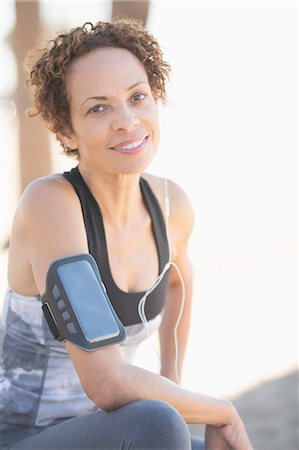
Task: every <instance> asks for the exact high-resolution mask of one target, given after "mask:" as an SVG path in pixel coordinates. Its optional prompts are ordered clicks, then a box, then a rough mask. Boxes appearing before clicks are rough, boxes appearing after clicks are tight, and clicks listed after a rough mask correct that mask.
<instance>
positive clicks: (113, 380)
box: [85, 373, 128, 411]
mask: <svg viewBox="0 0 299 450" xmlns="http://www.w3.org/2000/svg"><path fill="white" fill-rule="evenodd" d="M85 392H86V394H87V396H88V397H89V399H90V400H91V401H92V402H93V403H94V404H95V405H96V407H97V408H99V409H102V410H104V411H112V410H113V409H117V408H119V407H120V406H122V405H124V404H126V403H128V401H127V398H126V397H127V395H126V387H125V385H124V381H123V380H122V379H121V377H120V376H119V374H117V373H113V374H111V373H110V374H109V376H107V377H105V379H103V378H102V379H101V380H99V381H98V382H97V383H96V384H94V385H93V386H92V387H90V386H89V389H85Z"/></svg>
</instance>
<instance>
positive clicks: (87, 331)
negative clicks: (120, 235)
mask: <svg viewBox="0 0 299 450" xmlns="http://www.w3.org/2000/svg"><path fill="white" fill-rule="evenodd" d="M57 273H58V276H59V278H60V279H61V282H62V285H63V288H64V290H65V293H66V295H67V297H68V300H69V302H70V304H71V306H72V308H73V311H74V313H75V315H76V318H77V320H78V322H79V324H80V326H81V329H82V332H83V334H84V336H85V338H86V340H87V341H88V342H90V343H93V342H100V341H103V340H106V339H110V338H113V337H116V336H118V335H119V334H120V330H119V326H118V324H117V322H116V320H115V317H114V315H113V313H112V310H111V307H110V305H109V299H108V297H107V294H106V290H105V287H104V285H103V283H102V282H101V281H99V280H98V279H97V277H96V275H95V273H94V271H93V269H92V267H91V265H90V263H89V262H88V261H86V260H80V261H74V262H70V263H68V264H62V265H60V266H59V267H58V268H57ZM86 280H88V283H86Z"/></svg>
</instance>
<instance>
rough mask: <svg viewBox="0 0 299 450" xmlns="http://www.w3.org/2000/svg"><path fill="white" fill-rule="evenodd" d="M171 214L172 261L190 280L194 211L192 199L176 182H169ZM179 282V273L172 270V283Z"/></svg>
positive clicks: (184, 276)
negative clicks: (190, 248)
mask: <svg viewBox="0 0 299 450" xmlns="http://www.w3.org/2000/svg"><path fill="white" fill-rule="evenodd" d="M168 186H169V188H168V190H169V202H170V216H169V235H170V243H171V250H172V261H173V262H175V263H176V264H177V266H178V267H179V269H180V271H181V273H182V275H183V278H184V279H185V281H187V280H186V279H188V281H190V277H191V264H190V260H189V256H188V245H189V240H190V237H191V234H192V231H193V227H194V211H193V207H192V204H191V201H190V199H189V198H188V196H187V195H186V193H185V192H184V190H183V189H182V188H181V187H180V186H178V185H177V184H176V183H173V182H171V181H169V182H168ZM172 282H173V283H179V278H178V274H177V272H176V271H175V270H172V271H171V274H170V284H171V283H172Z"/></svg>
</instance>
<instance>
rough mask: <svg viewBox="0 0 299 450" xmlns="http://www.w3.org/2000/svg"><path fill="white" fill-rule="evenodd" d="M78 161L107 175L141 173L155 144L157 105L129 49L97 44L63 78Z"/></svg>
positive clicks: (69, 140)
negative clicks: (98, 47) (78, 154)
mask: <svg viewBox="0 0 299 450" xmlns="http://www.w3.org/2000/svg"><path fill="white" fill-rule="evenodd" d="M66 87H67V93H68V97H69V101H70V112H71V122H72V130H71V131H70V132H66V133H64V134H62V135H61V139H62V140H63V141H64V143H66V144H67V145H68V146H69V147H70V148H73V149H75V148H78V149H79V153H80V165H81V166H82V165H84V166H85V167H88V168H89V170H90V169H91V168H92V169H94V170H101V171H105V172H106V173H110V174H132V173H138V172H142V171H143V170H144V169H145V168H146V167H147V166H148V165H149V163H150V162H151V160H152V158H153V156H154V155H155V153H156V150H157V146H158V143H159V123H158V108H157V105H156V102H155V100H154V98H153V95H152V92H151V88H150V85H149V82H148V78H147V74H146V71H145V69H144V67H143V65H142V64H141V62H140V61H139V60H138V59H137V58H136V57H135V56H134V55H133V54H132V53H131V52H129V51H128V50H126V49H120V48H100V49H96V50H93V51H92V52H90V53H88V54H86V55H84V56H82V57H80V58H79V59H78V60H77V61H76V62H75V63H74V64H73V65H72V66H71V68H70V70H69V72H68V73H67V76H66Z"/></svg>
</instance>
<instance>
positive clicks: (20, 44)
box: [12, 1, 52, 191]
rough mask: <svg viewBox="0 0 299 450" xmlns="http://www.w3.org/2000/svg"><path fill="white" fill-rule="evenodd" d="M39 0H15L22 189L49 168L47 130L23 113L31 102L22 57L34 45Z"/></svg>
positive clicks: (38, 24)
mask: <svg viewBox="0 0 299 450" xmlns="http://www.w3.org/2000/svg"><path fill="white" fill-rule="evenodd" d="M39 26H40V21H39V2H38V1H25V2H23V1H16V26H15V29H14V32H13V35H12V48H13V50H14V53H15V57H16V60H17V67H18V80H19V81H18V87H17V90H16V92H15V96H14V100H15V103H16V105H17V113H18V119H19V152H20V176H21V190H22V191H23V189H24V188H25V187H26V186H27V184H28V183H30V182H31V181H32V180H33V179H35V178H38V177H40V176H44V175H47V174H49V173H51V171H52V162H51V153H50V144H49V139H48V131H47V130H46V128H45V126H44V125H43V124H42V121H41V119H39V118H33V119H30V118H28V117H27V116H26V115H25V111H26V109H27V108H28V107H29V106H30V105H31V100H30V97H29V95H28V93H27V88H26V85H25V80H26V76H25V70H24V66H23V61H24V58H25V56H26V53H27V52H28V50H30V49H32V48H34V47H35V46H36V37H37V35H38V33H39Z"/></svg>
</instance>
